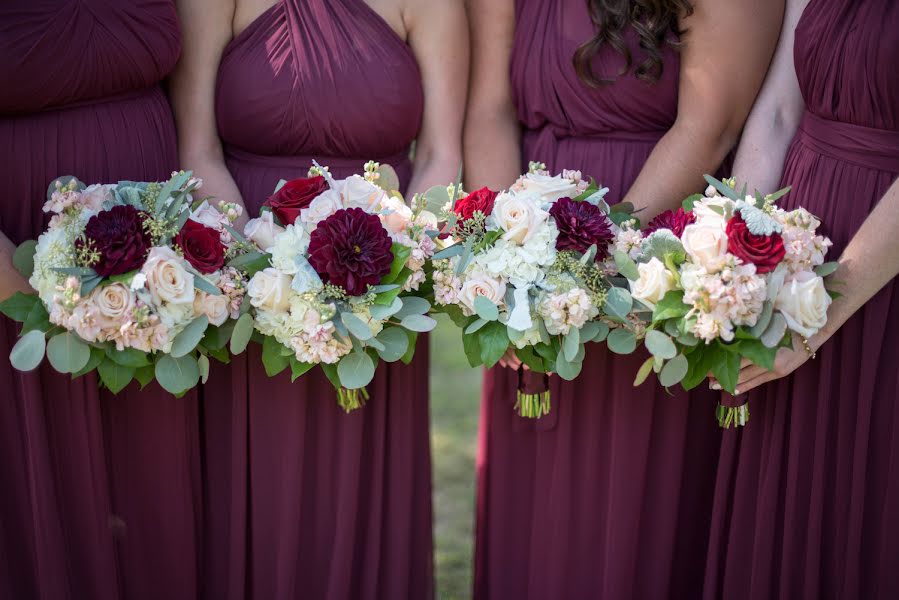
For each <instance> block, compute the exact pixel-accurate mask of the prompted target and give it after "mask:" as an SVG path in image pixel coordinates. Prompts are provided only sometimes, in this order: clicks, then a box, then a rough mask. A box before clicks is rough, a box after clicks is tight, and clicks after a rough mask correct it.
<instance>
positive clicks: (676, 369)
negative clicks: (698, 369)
mask: <svg viewBox="0 0 899 600" xmlns="http://www.w3.org/2000/svg"><path fill="white" fill-rule="evenodd" d="M689 366H690V364H689V362H688V361H687V357H686V356H684V355H683V354H678V355H677V356H675V357H674V358H672V359H671V360H669V361H668V362H667V363H665V366H664V367H662V370H661V372H660V373H659V383H661V384H662V385H663V386H665V387H671V386H673V385H676V384H677V383H679V382H680V381H681V380H683V378H684V377H686V375H687V370H688V369H689Z"/></svg>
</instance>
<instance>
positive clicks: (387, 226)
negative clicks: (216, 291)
mask: <svg viewBox="0 0 899 600" xmlns="http://www.w3.org/2000/svg"><path fill="white" fill-rule="evenodd" d="M398 187H399V182H398V181H397V179H396V175H395V173H394V172H393V169H392V168H390V167H389V166H387V165H379V164H378V163H373V162H369V163H368V164H366V165H365V174H364V176H360V175H353V176H351V177H348V178H346V179H343V180H335V179H333V178H332V177H331V176H330V174H329V173H328V171H327V169H325V168H321V167H318V166H316V167H314V168H313V169H311V170H310V173H309V177H307V178H302V179H295V180H293V181H288V182H282V183H281V184H279V186H278V188H277V189H276V190H275V193H274V195H272V196H271V197H270V198H269V199H268V200H267V201H266V203H265V205H264V208H263V212H262V214H261V215H260V217H259V218H257V219H253V220H251V221H250V222H249V223H248V224H247V227H246V229H245V234H246V236H247V238H248V239H249V240H250V241H252V242H254V243H255V244H256V245H257V246H258V248H259V251H258V252H255V253H252V254H248V255H246V256H245V257H244V258H243V259H242V260H243V261H245V264H253V265H255V268H254V270H255V271H256V272H255V274H254V275H253V276H252V279H251V280H250V282H249V285H248V289H247V295H248V297H249V300H250V303H251V304H252V306H253V307H254V311H253V316H254V318H255V328H256V330H257V331H258V332H259V333H260V334H261V335H262V336H264V338H263V355H262V359H263V363H264V365H265V369H266V372H267V373H268V374H269V375H270V376H274V375H276V374H278V373H280V372H282V371H284V370H285V369H287V368H288V367H290V369H291V372H292V375H293V378H294V379H296V378H297V377H299V376H300V375H302V374H303V373H305V372H306V371H308V370H309V369H311V368H312V367H314V366H315V365H321V367H322V369H323V370H324V372H325V374H326V375H327V377H328V378H329V380H330V381H331V382H332V384H333V385H334V387H335V388H336V389H337V393H338V401H339V403H340V405H341V406H342V407H343V408H344V409H345V410H347V411H350V410H352V409H355V408H358V407H359V406H361V405H362V403H363V402H364V400H365V399H367V397H368V396H367V392H366V390H365V386H366V385H368V383H369V382H370V381H371V380H372V378H373V377H374V374H375V367H376V364H377V362H378V360H383V361H385V362H394V361H397V360H401V359H402V360H404V362H407V363H408V362H409V361H411V359H412V354H413V352H414V349H415V341H416V336H417V334H418V333H419V332H425V331H430V330H431V329H433V327H434V325H435V324H436V323H435V321H434V320H433V319H432V318H430V317H428V316H427V315H426V313H427V312H428V311H429V309H430V307H431V305H430V303H429V302H428V301H427V300H425V299H424V298H423V297H422V295H421V294H419V293H418V290H419V287H420V286H421V284H422V283H423V282H424V280H425V272H424V266H425V261H426V260H427V259H428V258H430V256H431V255H432V254H433V251H434V241H433V237H434V236H436V235H437V230H436V226H437V217H436V215H434V214H433V213H430V212H429V211H427V210H424V208H423V206H420V205H421V202H419V198H416V199H414V200H413V202H412V206H411V207H410V206H407V205H406V203H405V202H404V201H403V198H402V196H401V195H400V194H399V192H397V191H396V190H397V188H398ZM260 267H261V268H260Z"/></svg>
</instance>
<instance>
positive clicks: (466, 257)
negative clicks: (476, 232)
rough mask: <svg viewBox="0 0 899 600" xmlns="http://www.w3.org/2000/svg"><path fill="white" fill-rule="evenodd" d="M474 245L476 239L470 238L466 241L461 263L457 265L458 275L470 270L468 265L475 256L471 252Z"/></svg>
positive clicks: (460, 258) (460, 259)
mask: <svg viewBox="0 0 899 600" xmlns="http://www.w3.org/2000/svg"><path fill="white" fill-rule="evenodd" d="M473 245H474V237H469V238H468V239H467V240H465V246H464V249H463V251H462V254H461V256H460V257H459V262H458V263H456V275H461V274H462V273H463V272H464V271H465V269H467V268H468V263H470V262H471V259H472V258H473V257H474V254H473V253H472V251H471V249H472V246H473Z"/></svg>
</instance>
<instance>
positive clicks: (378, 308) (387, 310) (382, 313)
mask: <svg viewBox="0 0 899 600" xmlns="http://www.w3.org/2000/svg"><path fill="white" fill-rule="evenodd" d="M401 308H403V300H402V299H400V298H394V299H393V302H391V303H390V304H389V305H386V306H385V305H383V304H373V305H371V306H370V307H369V309H368V311H369V313H371V316H372V317H373V318H375V319H378V320H379V321H383V320H384V319H387V318H389V317H391V316H393V315H395V314H396V313H398V312H399V311H400V309H401Z"/></svg>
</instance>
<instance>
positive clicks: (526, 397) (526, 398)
mask: <svg viewBox="0 0 899 600" xmlns="http://www.w3.org/2000/svg"><path fill="white" fill-rule="evenodd" d="M515 408H516V409H517V410H518V414H519V415H521V416H522V417H527V418H531V419H539V418H540V417H543V416H545V415H548V414H549V409H550V397H549V375H548V374H546V373H537V372H536V371H532V370H530V369H525V368H524V365H522V366H520V367H518V393H517V401H516V402H515Z"/></svg>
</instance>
